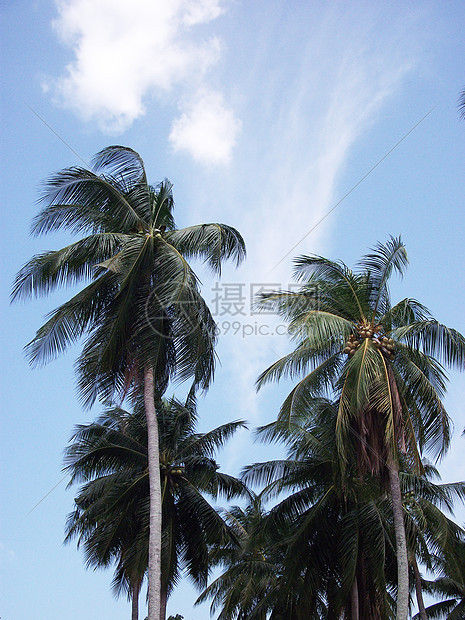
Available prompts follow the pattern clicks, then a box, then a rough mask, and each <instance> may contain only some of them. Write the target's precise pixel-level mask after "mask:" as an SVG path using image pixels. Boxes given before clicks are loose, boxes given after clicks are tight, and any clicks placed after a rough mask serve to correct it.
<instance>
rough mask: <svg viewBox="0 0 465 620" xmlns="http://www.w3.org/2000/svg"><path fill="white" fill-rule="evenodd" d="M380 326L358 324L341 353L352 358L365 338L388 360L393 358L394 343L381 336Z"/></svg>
mask: <svg viewBox="0 0 465 620" xmlns="http://www.w3.org/2000/svg"><path fill="white" fill-rule="evenodd" d="M382 332H383V326H382V325H371V324H369V323H358V324H357V326H356V333H355V334H350V336H349V340H348V341H347V342H346V346H345V348H344V351H343V353H345V354H346V355H348V356H349V357H352V356H353V355H354V354H355V351H356V350H357V349H358V347H359V346H360V343H361V341H362V340H364V339H365V338H370V339H371V340H372V341H373V344H374V345H375V347H377V348H378V349H379V350H380V351H381V353H382V354H383V355H384V356H385V357H386V358H387V359H389V360H392V359H394V356H395V341H394V340H393V339H392V338H389V337H388V336H386V335H383V333H382Z"/></svg>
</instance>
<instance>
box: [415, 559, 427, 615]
mask: <svg viewBox="0 0 465 620" xmlns="http://www.w3.org/2000/svg"><path fill="white" fill-rule="evenodd" d="M412 566H413V572H414V574H415V594H416V595H417V605H418V611H419V612H420V619H421V620H428V614H427V613H426V608H425V603H424V601H423V590H422V588H421V575H420V571H419V569H418V564H417V560H416V558H415V555H413V558H412Z"/></svg>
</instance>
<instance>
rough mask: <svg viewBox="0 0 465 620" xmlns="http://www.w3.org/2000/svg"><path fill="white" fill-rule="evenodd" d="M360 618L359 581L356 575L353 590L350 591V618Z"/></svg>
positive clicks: (351, 619) (356, 619) (353, 619)
mask: <svg viewBox="0 0 465 620" xmlns="http://www.w3.org/2000/svg"><path fill="white" fill-rule="evenodd" d="M359 618H360V611H359V600H358V581H357V576H355V578H354V583H353V584H352V592H351V593H350V620H359Z"/></svg>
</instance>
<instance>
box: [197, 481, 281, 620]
mask: <svg viewBox="0 0 465 620" xmlns="http://www.w3.org/2000/svg"><path fill="white" fill-rule="evenodd" d="M222 515H223V517H224V519H225V521H226V522H227V523H228V526H229V527H230V528H231V529H232V531H233V532H234V533H235V535H236V542H235V543H234V542H233V543H232V544H231V543H230V544H227V545H222V546H219V547H216V548H215V549H214V550H213V551H212V553H211V556H210V560H211V562H212V565H213V566H219V567H221V568H222V569H223V572H222V574H221V575H220V576H219V577H217V578H216V579H215V580H214V581H213V582H212V583H211V584H209V586H208V587H207V588H205V590H204V592H203V593H202V594H201V595H200V596H199V598H198V599H197V601H196V603H195V604H196V605H198V604H200V603H204V602H205V601H207V600H211V606H210V612H211V614H213V613H215V611H218V610H220V613H219V615H218V620H249V619H250V620H252V619H255V620H265V619H266V618H267V617H268V612H269V610H270V607H269V605H268V604H266V605H264V604H263V602H264V599H265V598H266V597H267V595H268V594H269V593H270V592H271V591H272V590H273V588H275V587H276V585H277V582H278V579H279V574H280V573H281V572H282V567H281V566H280V565H279V563H277V561H276V560H277V555H276V553H274V552H273V551H272V549H271V546H270V544H269V541H268V540H267V539H266V537H264V536H263V534H262V532H261V525H262V522H263V519H264V518H265V515H266V511H265V509H264V507H263V502H262V496H261V494H259V495H256V494H255V493H253V492H250V491H249V502H248V503H247V505H246V506H245V507H241V506H232V507H230V508H229V509H227V510H226V509H225V510H223V511H222Z"/></svg>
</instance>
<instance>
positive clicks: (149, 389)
mask: <svg viewBox="0 0 465 620" xmlns="http://www.w3.org/2000/svg"><path fill="white" fill-rule="evenodd" d="M154 397H155V392H154V384H153V369H152V368H145V370H144V406H145V415H146V418H147V435H148V462H149V489H150V528H149V568H148V583H149V585H148V599H149V605H148V616H147V620H160V586H161V483H160V454H159V452H160V446H159V441H158V420H157V412H156V409H155V400H154Z"/></svg>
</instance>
